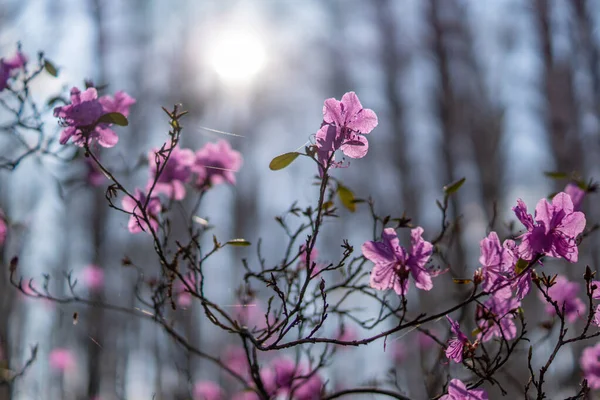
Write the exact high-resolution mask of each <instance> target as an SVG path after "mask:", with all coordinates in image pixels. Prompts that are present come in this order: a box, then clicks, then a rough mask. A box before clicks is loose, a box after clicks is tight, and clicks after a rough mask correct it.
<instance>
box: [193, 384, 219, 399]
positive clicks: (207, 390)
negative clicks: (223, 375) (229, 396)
mask: <svg viewBox="0 0 600 400" xmlns="http://www.w3.org/2000/svg"><path fill="white" fill-rule="evenodd" d="M224 398H225V393H224V392H223V389H221V387H220V386H219V385H217V384H216V383H214V382H211V381H200V382H197V383H196V384H195V385H194V400H221V399H224Z"/></svg>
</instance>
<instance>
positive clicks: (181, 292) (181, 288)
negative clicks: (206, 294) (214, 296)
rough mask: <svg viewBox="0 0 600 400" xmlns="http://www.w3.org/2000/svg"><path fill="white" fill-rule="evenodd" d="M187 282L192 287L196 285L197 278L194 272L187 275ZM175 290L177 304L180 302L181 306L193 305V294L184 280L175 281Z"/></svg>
mask: <svg viewBox="0 0 600 400" xmlns="http://www.w3.org/2000/svg"><path fill="white" fill-rule="evenodd" d="M185 282H186V283H187V284H188V285H189V286H191V287H192V288H194V287H196V278H195V277H194V275H192V274H188V275H187V276H186V277H185ZM175 290H176V295H177V304H179V305H180V306H181V307H189V306H191V305H192V300H193V299H192V295H191V294H190V291H189V290H188V288H187V286H186V285H185V284H184V283H183V282H182V281H180V280H178V281H177V282H176V283H175Z"/></svg>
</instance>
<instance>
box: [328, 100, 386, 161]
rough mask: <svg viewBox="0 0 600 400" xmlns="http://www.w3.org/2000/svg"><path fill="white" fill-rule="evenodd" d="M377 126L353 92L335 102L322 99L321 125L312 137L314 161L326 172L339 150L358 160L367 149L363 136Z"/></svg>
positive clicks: (373, 114)
mask: <svg viewBox="0 0 600 400" xmlns="http://www.w3.org/2000/svg"><path fill="white" fill-rule="evenodd" d="M376 126H377V115H375V112H373V110H369V109H366V108H363V107H362V105H361V104H360V101H359V100H358V96H356V93H354V92H348V93H346V94H344V95H343V96H342V100H341V101H338V100H336V99H334V98H330V99H327V100H325V104H324V105H323V124H322V125H321V129H319V131H318V132H317V134H316V139H317V148H318V153H317V156H318V159H319V163H320V165H321V168H322V169H326V168H327V167H328V166H327V163H328V162H329V159H330V158H331V157H332V154H333V153H334V152H335V151H336V150H338V149H341V150H342V152H343V153H344V154H345V155H346V156H348V157H350V158H362V157H364V156H365V155H366V154H367V151H368V150H369V142H368V141H367V138H366V137H365V136H363V135H366V134H368V133H370V132H371V131H372V130H373V129H374V128H375V127H376Z"/></svg>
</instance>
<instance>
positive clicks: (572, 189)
mask: <svg viewBox="0 0 600 400" xmlns="http://www.w3.org/2000/svg"><path fill="white" fill-rule="evenodd" d="M565 193H566V194H568V195H569V197H571V201H572V202H573V209H574V210H575V211H581V203H583V198H584V197H585V190H583V189H581V188H580V187H579V186H577V185H575V184H573V183H569V184H567V186H565Z"/></svg>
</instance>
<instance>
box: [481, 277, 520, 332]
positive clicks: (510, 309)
mask: <svg viewBox="0 0 600 400" xmlns="http://www.w3.org/2000/svg"><path fill="white" fill-rule="evenodd" d="M520 306H521V302H520V301H519V300H517V299H516V298H514V297H512V293H511V290H510V288H508V287H507V288H503V289H501V290H498V291H496V293H494V295H493V296H490V297H489V298H488V299H487V301H486V302H485V303H483V306H481V305H479V306H477V311H476V319H477V327H478V328H479V334H478V335H477V339H478V340H480V341H482V342H487V341H489V340H491V339H492V338H493V337H499V338H502V337H504V339H505V340H511V339H514V338H515V337H516V336H517V326H516V325H515V323H514V312H515V311H516V310H517V309H518V308H519V307H520Z"/></svg>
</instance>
